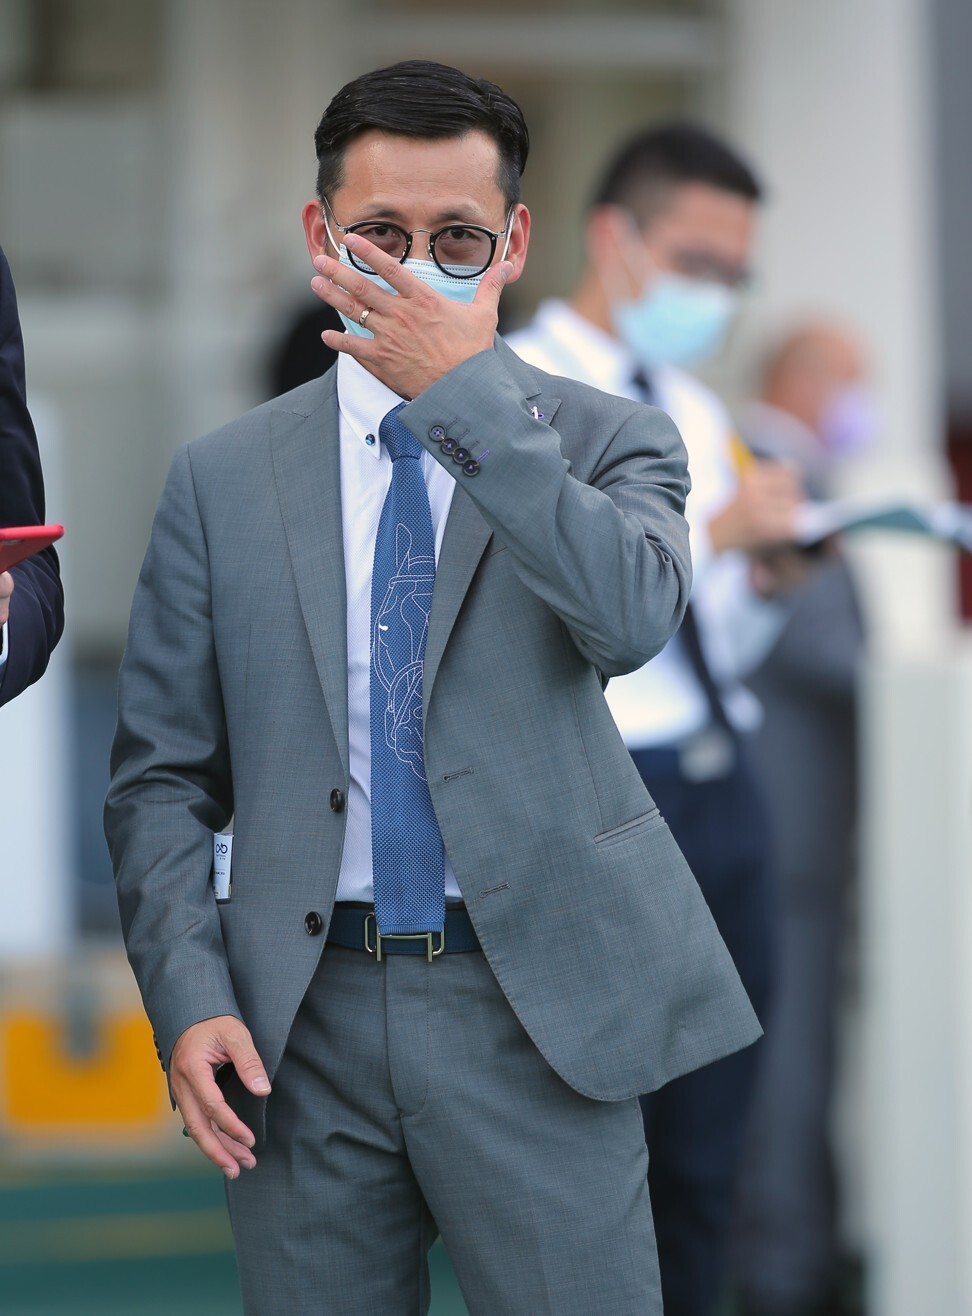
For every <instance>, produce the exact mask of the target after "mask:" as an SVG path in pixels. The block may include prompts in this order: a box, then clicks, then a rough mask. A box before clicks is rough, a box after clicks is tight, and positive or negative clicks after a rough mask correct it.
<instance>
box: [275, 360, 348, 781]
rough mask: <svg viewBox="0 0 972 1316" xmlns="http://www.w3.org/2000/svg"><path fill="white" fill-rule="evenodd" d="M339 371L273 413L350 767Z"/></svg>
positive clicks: (323, 672) (285, 495)
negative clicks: (290, 403) (339, 439)
mask: <svg viewBox="0 0 972 1316" xmlns="http://www.w3.org/2000/svg"><path fill="white" fill-rule="evenodd" d="M335 378H336V372H335V371H333V370H331V371H329V372H328V374H327V375H325V376H324V378H323V380H321V383H320V387H319V389H314V390H308V391H307V392H306V393H305V394H303V395H302V397H301V400H300V401H298V402H296V403H294V404H293V408H292V409H290V410H285V409H283V408H282V407H281V408H279V409H277V410H274V412H273V413H272V415H271V440H270V441H271V451H272V456H273V470H274V478H275V480H276V485H277V497H278V499H279V502H280V511H281V515H282V516H283V522H284V529H285V531H286V535H287V546H288V548H289V551H290V563H291V567H292V569H293V573H294V580H295V581H296V584H297V595H298V598H299V600H300V608H301V613H302V614H303V619H304V625H305V627H306V628H307V635H308V638H309V639H310V645H311V650H312V652H313V655H314V663H315V665H316V667H317V674H318V677H319V678H320V682H321V686H322V688H323V691H324V698H325V701H326V703H327V709H328V713H329V715H330V719H331V726H332V728H333V731H334V739H335V740H336V742H337V747H338V752H339V753H340V755H341V762H342V764H343V766H344V770H345V773H346V774H348V775H350V765H349V755H348V641H347V591H346V586H345V576H344V541H343V536H342V528H341V472H340V459H339V443H338V433H339V431H338V407H337V391H336V387H335Z"/></svg>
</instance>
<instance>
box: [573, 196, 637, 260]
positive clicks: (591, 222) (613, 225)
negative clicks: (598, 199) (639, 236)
mask: <svg viewBox="0 0 972 1316" xmlns="http://www.w3.org/2000/svg"><path fill="white" fill-rule="evenodd" d="M631 228H632V221H631V216H630V215H629V214H628V212H627V211H626V210H622V208H621V207H620V206H610V205H603V206H595V207H594V209H593V210H592V211H591V212H590V214H589V215H588V216H587V224H586V226H585V229H584V243H585V254H586V256H587V261H588V264H589V265H593V266H594V267H595V268H596V267H598V266H599V265H600V264H601V263H602V261H603V260H604V257H605V256H607V257H616V256H617V250H618V246H619V244H620V243H621V241H622V240H623V239H624V238H625V237H630V233H631Z"/></svg>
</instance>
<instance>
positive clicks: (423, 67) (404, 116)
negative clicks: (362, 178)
mask: <svg viewBox="0 0 972 1316" xmlns="http://www.w3.org/2000/svg"><path fill="white" fill-rule="evenodd" d="M369 129H378V130H379V131H381V132H387V133H397V134H398V135H399V136H402V137H422V138H427V139H429V140H437V139H438V140H441V139H443V138H447V137H461V136H462V135H463V134H464V133H467V132H471V131H473V130H474V129H479V130H480V131H481V132H485V133H487V134H488V135H489V136H490V137H492V139H493V141H494V142H495V143H496V146H497V148H498V150H499V157H500V175H499V179H498V180H497V181H498V182H499V185H500V187H501V188H502V190H503V193H504V195H505V197H506V200H507V204H508V205H511V206H512V205H513V204H514V202H516V201H519V199H520V176H521V174H522V173H523V170H524V167H525V165H526V159H527V152H528V151H529V149H530V135H529V133H528V132H527V126H526V123H525V122H524V119H523V111H522V110H521V109H520V107H519V105H517V103H516V101H515V100H513V98H512V97H511V96H507V94H506V92H505V91H503V90H502V89H501V88H499V87H497V86H496V85H495V83H492V82H487V81H486V80H485V78H471V77H469V75H468V74H467V73H463V72H462V71H461V70H460V69H454V68H450V67H449V66H448V65H447V64H434V63H432V62H430V61H429V60H424V59H410V60H404V61H402V62H401V63H400V64H391V65H389V66H388V67H387V68H383V69H375V70H373V72H371V73H363V74H362V75H361V77H360V78H355V79H354V81H353V82H349V83H348V84H347V85H346V86H344V87H342V88H341V90H340V91H339V92H338V93H337V95H336V96H335V97H334V99H333V100H332V101H331V103H330V105H328V107H327V109H326V110H325V111H324V114H323V117H322V118H321V121H320V123H319V124H318V125H317V132H316V133H315V134H314V147H315V150H316V151H317V194H318V197H319V198H320V199H321V200H323V199H324V197H325V196H330V195H331V194H332V193H333V192H335V191H336V190H337V189H338V188H339V187H340V186H341V181H342V166H343V164H344V150H345V147H346V146H347V145H348V143H349V142H351V141H352V140H353V139H354V138H355V137H356V136H357V135H358V134H359V133H362V132H367V131H368V130H369Z"/></svg>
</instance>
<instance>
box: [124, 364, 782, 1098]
mask: <svg viewBox="0 0 972 1316" xmlns="http://www.w3.org/2000/svg"><path fill="white" fill-rule="evenodd" d="M335 381H336V375H335V373H334V372H333V371H332V372H331V373H329V374H328V375H326V376H324V378H323V379H321V380H318V381H315V382H313V383H311V384H308V385H305V386H304V387H302V388H299V389H297V390H295V391H294V392H293V393H290V394H287V395H286V396H284V397H282V398H279V399H277V400H276V401H274V402H271V403H268V404H267V405H265V406H263V407H260V408H258V409H257V410H255V411H253V412H251V413H249V414H248V415H246V416H244V417H243V418H242V419H240V420H238V421H235V422H234V423H233V424H231V425H228V426H227V427H226V428H224V429H222V430H220V431H218V432H217V433H215V434H213V435H210V436H208V437H206V438H204V439H201V440H199V441H197V442H195V443H192V444H190V445H188V447H185V448H183V449H182V450H181V451H180V452H179V453H178V454H177V455H176V458H175V460H174V462H173V465H172V469H171V472H170V475H169V479H168V483H167V485H166V488H165V492H164V494H163V496H162V500H161V503H160V506H159V509H158V513H157V516H156V520H155V525H154V528H153V531H152V537H151V542H150V545H149V548H148V552H147V555H146V558H145V562H144V565H143V568H142V572H141V576H140V579H139V583H138V587H137V590H136V595H135V600H134V605H133V610H132V619H131V629H130V634H129V641H128V647H127V650H126V653H125V657H124V660H123V663H122V668H121V673H120V685H119V722H118V731H117V735H116V739H115V745H114V749H113V754H112V768H113V779H112V784H111V789H110V792H109V796H108V801H107V805H106V834H107V837H108V841H109V845H110V848H111V852H112V858H113V862H114V867H115V873H116V878H117V885H118V894H119V902H120V907H121V915H122V923H123V928H124V932H125V937H126V942H127V946H128V952H129V957H130V960H131V963H132V966H133V968H134V971H135V974H136V977H137V979H138V982H139V985H140V987H141V991H142V995H143V998H144V1001H145V1005H146V1009H147V1011H148V1014H149V1016H150V1018H151V1020H152V1022H153V1025H154V1028H155V1032H156V1037H157V1045H158V1048H159V1051H160V1057H161V1058H163V1059H164V1058H167V1057H168V1055H169V1053H170V1051H171V1049H172V1046H173V1044H174V1043H175V1041H176V1039H177V1038H178V1036H179V1034H180V1033H181V1032H182V1031H183V1030H184V1029H185V1028H186V1027H188V1026H189V1025H190V1024H192V1023H194V1022H196V1021H198V1020H200V1019H203V1018H207V1017H211V1016H214V1015H217V1014H224V1013H225V1014H234V1015H238V1016H239V1017H240V1018H242V1019H243V1020H244V1022H245V1023H246V1024H247V1025H248V1027H249V1028H250V1029H251V1031H252V1033H253V1036H254V1040H255V1043H256V1046H257V1048H258V1050H259V1051H260V1053H261V1055H262V1058H263V1060H264V1063H265V1064H266V1066H267V1068H268V1072H269V1073H270V1075H271V1077H272V1075H273V1073H274V1071H275V1069H276V1066H277V1064H278V1062H279V1059H280V1055H281V1052H282V1050H283V1047H284V1044H285V1042H286V1039H287V1034H288V1030H289V1028H290V1025H291V1021H292V1019H293V1017H294V1013H295V1011H296V1010H297V1007H298V1005H299V1004H300V1001H301V998H302V996H303V994H304V992H305V990H306V987H307V984H308V982H309V980H310V978H311V975H312V974H313V972H314V969H315V966H316V964H317V961H318V958H319V956H320V954H321V947H322V945H323V942H324V938H323V937H322V936H316V937H315V936H308V935H307V933H306V932H305V930H304V919H305V915H306V914H307V913H308V912H309V911H311V910H314V911H317V912H319V913H320V915H321V916H322V919H323V921H324V924H325V926H326V924H327V921H328V918H329V916H330V911H331V908H332V905H333V901H334V894H335V890H336V886H337V880H338V872H339V868H340V863H341V851H342V845H343V839H344V815H343V814H342V813H335V812H333V811H332V810H331V809H330V808H329V807H328V799H329V796H330V793H331V791H332V790H333V789H334V788H335V787H337V788H339V789H341V790H343V791H346V790H347V787H348V777H349V767H348V727H347V719H348V713H347V705H348V701H347V654H346V634H345V632H346V612H345V608H346V605H345V587H344V564H343V552H342V537H341V502H340V483H339V471H338V408H337V396H336V388H335ZM534 409H535V410H536V413H537V414H536V415H534ZM401 416H402V419H403V420H404V421H405V423H406V424H407V425H408V427H409V429H410V430H411V431H412V433H413V434H414V435H415V436H416V437H417V438H418V439H419V440H420V441H421V442H422V443H423V444H424V445H425V447H426V448H427V449H428V450H429V451H430V452H431V453H432V454H433V456H435V457H436V458H437V460H439V461H440V462H441V463H442V464H443V465H445V466H446V467H447V468H448V469H449V470H450V471H451V472H452V473H453V474H454V475H455V476H456V481H457V488H456V491H455V496H454V499H453V505H452V510H451V513H450V516H449V520H448V524H447V528H446V532H445V538H444V541H443V545H442V551H441V556H440V561H439V567H438V572H437V576H436V583H435V591H434V595H433V602H432V611H431V616H430V622H429V635H428V644H427V650H426V659H425V678H424V698H425V716H426V730H425V752H426V769H427V775H428V780H429V786H430V791H431V795H432V801H433V804H434V806H435V810H436V814H437V817H438V820H439V824H440V827H441V829H442V835H443V839H444V841H445V846H446V850H447V852H448V854H449V857H450V860H451V861H452V865H453V867H454V869H455V872H456V876H457V878H458V881H459V884H460V887H461V889H462V892H463V896H464V899H465V902H466V904H467V906H468V909H469V913H470V915H471V918H472V920H473V923H474V925H475V927H476V931H477V933H478V935H479V938H480V940H481V942H482V946H483V949H484V951H485V954H486V956H487V958H488V961H489V964H490V966H491V968H492V970H493V972H494V974H495V975H496V978H497V979H498V981H499V983H500V985H501V987H502V989H503V991H504V992H505V994H506V996H507V998H508V1000H509V1002H510V1005H511V1006H512V1007H513V1009H514V1010H515V1011H516V1013H517V1015H518V1016H519V1018H520V1020H521V1021H522V1023H523V1026H524V1027H525V1028H526V1030H527V1032H528V1033H529V1034H530V1036H531V1037H532V1038H533V1040H534V1042H535V1043H536V1045H537V1047H538V1048H539V1050H540V1051H541V1052H542V1053H543V1055H544V1056H545V1057H546V1058H547V1060H548V1061H549V1063H550V1064H551V1065H552V1066H553V1068H554V1069H555V1070H556V1071H557V1072H558V1073H559V1074H560V1075H561V1076H562V1077H563V1078H564V1079H565V1080H566V1081H567V1082H568V1083H569V1084H571V1085H572V1086H573V1087H574V1088H576V1089H577V1090H578V1091H580V1092H583V1093H586V1094H589V1095H590V1096H593V1097H595V1098H599V1099H604V1100H610V1099H617V1098H623V1097H628V1096H631V1095H633V1094H635V1093H638V1092H643V1091H648V1090H650V1089H653V1088H655V1087H657V1086H658V1085H659V1084H661V1083H664V1082H666V1081H667V1080H668V1079H670V1078H672V1077H674V1076H675V1075H677V1074H680V1073H683V1072H685V1071H687V1070H690V1069H693V1068H696V1067H698V1066H700V1065H703V1064H705V1063H707V1062H708V1061H711V1060H714V1059H716V1058H717V1057H719V1056H722V1055H724V1054H726V1053H728V1052H730V1051H733V1050H736V1049H738V1048H740V1047H742V1046H744V1045H746V1044H748V1043H749V1042H751V1041H753V1040H754V1038H755V1037H756V1036H757V1035H758V1032H759V1029H758V1025H757V1023H756V1021H755V1018H754V1016H753V1013H752V1010H751V1008H750V1006H749V1002H748V1000H747V998H746V996H745V993H744V992H743V989H742V987H741V985H740V983H739V981H738V978H737V976H736V973H735V970H734V968H733V966H732V963H731V961H730V959H729V956H728V953H727V952H726V949H725V947H724V945H723V943H722V941H721V939H720V937H719V935H718V933H717V932H716V929H715V927H714V925H713V923H712V920H711V917H710V915H709V912H708V910H707V908H706V906H705V903H704V901H703V899H702V896H701V894H700V892H699V890H698V887H697V886H696V884H695V881H694V879H693V878H692V875H691V873H690V872H689V870H688V868H687V867H686V864H685V862H684V860H683V858H682V856H681V854H680V852H679V850H678V848H677V847H676V845H675V842H674V841H673V839H672V837H671V835H670V834H669V831H668V828H667V826H666V825H665V823H664V821H663V819H662V818H661V817H660V815H659V813H658V810H657V809H656V808H655V807H654V805H653V804H652V801H651V799H650V797H649V796H648V795H647V793H646V791H645V789H644V786H643V785H642V782H641V780H640V778H639V776H638V773H637V771H636V770H635V768H634V766H633V764H632V762H631V759H630V757H629V755H628V753H627V752H626V750H625V748H624V745H623V744H622V741H621V738H620V736H619V735H618V732H617V730H616V728H615V726H614V723H613V720H612V718H611V716H610V713H609V711H608V709H607V705H606V703H605V701H604V698H603V694H602V686H601V680H602V676H611V675H613V674H617V673H620V672H624V671H628V670H630V669H632V668H634V667H637V666H640V665H641V664H642V663H644V662H646V661H647V660H648V659H649V658H651V657H652V655H653V654H655V653H656V652H657V651H658V650H659V649H660V648H661V647H662V645H663V644H664V643H665V641H666V640H667V639H668V637H669V635H670V634H671V633H672V631H673V630H674V629H675V627H676V626H677V624H678V622H679V620H680V619H681V616H682V612H683V610H684V606H685V601H686V599H687V597H688V593H689V587H690V575H691V572H690V565H689V552H688V538H687V532H686V526H685V523H684V521H683V519H682V506H683V502H684V497H685V493H686V489H687V485H688V477H687V472H686V464H685V454H684V449H683V447H682V444H681V442H680V440H679V437H678V434H677V432H676V431H675V429H674V427H673V426H672V424H671V422H670V420H669V419H668V417H667V416H664V415H663V414H662V413H661V412H658V411H654V410H652V409H650V408H647V407H642V406H639V405H637V404H634V403H631V402H628V401H625V400H623V399H619V398H613V397H608V396H607V395H605V394H601V393H598V392H596V391H595V390H593V389H590V388H587V387H585V386H584V385H580V384H575V383H573V382H571V381H568V380H566V379H556V378H553V377H551V376H548V375H544V374H542V373H541V372H539V371H536V370H534V369H533V368H531V367H528V366H526V365H525V364H524V363H523V362H521V361H520V360H519V359H518V358H517V357H516V356H514V354H513V353H512V352H510V351H509V349H508V348H506V346H505V344H503V343H502V342H501V341H497V345H496V350H495V351H487V352H483V353H480V354H479V355H477V356H475V357H473V358H472V359H471V360H468V361H466V362H464V363H463V364H462V365H461V366H459V367H458V368H456V369H455V370H453V371H451V372H450V373H449V374H447V375H446V376H444V377H443V378H442V379H440V380H439V381H438V382H437V383H436V384H434V385H433V386H432V387H431V388H429V389H427V390H426V391H425V392H424V393H422V394H421V395H420V396H419V397H418V398H416V399H415V400H414V401H413V402H411V403H410V404H409V405H408V406H407V407H406V408H405V410H404V411H403V412H402V413H401ZM440 427H441V428H440ZM442 430H444V431H445V432H446V433H447V434H448V435H449V436H451V437H454V438H456V439H457V440H459V441H461V443H462V445H463V447H464V448H465V449H467V450H468V451H469V452H471V453H472V454H473V456H475V457H476V458H477V460H478V462H479V465H480V470H479V473H478V474H477V475H474V476H471V477H469V476H466V475H465V474H464V473H463V472H462V470H461V468H460V467H459V466H458V465H456V464H455V463H454V462H453V461H452V459H451V458H450V457H449V456H447V455H444V454H443V453H442V451H441V449H440V446H439V442H438V441H437V440H438V438H440V437H441V431H442ZM234 814H235V824H234V827H235V842H234V850H233V898H232V901H231V902H230V903H229V904H226V905H219V906H217V905H216V903H215V902H214V899H213V895H212V890H211V886H210V870H211V862H212V832H213V831H214V830H219V829H222V828H223V827H224V826H225V825H226V823H227V821H228V819H229V818H230V816H231V815H234ZM430 972H433V973H434V972H435V965H434V964H433V965H431V966H430Z"/></svg>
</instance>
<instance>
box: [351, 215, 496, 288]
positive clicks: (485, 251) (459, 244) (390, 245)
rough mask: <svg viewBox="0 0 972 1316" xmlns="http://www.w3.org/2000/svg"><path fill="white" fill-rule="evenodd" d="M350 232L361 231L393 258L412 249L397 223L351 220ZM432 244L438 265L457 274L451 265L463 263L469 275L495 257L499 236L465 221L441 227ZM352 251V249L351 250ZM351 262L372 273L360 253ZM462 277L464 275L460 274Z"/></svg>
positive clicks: (432, 236)
mask: <svg viewBox="0 0 972 1316" xmlns="http://www.w3.org/2000/svg"><path fill="white" fill-rule="evenodd" d="M348 232H349V233H358V234H360V235H361V237H363V238H367V240H368V241H369V242H373V243H374V244H375V246H376V247H379V248H380V249H381V250H382V251H384V252H385V253H386V254H387V255H389V256H391V257H392V259H393V260H402V259H403V258H404V256H405V254H406V252H407V251H408V249H409V244H408V239H409V235H408V234H407V233H406V232H405V230H404V229H401V228H399V227H398V225H397V224H373V223H370V222H367V221H365V222H364V223H362V224H352V225H350V226H349V228H348ZM429 248H430V251H431V255H432V259H433V260H434V261H435V263H436V265H438V267H439V268H440V269H441V270H443V271H444V272H445V273H447V274H454V273H455V270H454V269H450V268H449V267H450V266H453V267H454V266H464V267H465V268H466V270H468V272H469V273H468V277H472V275H473V274H479V273H481V271H483V270H484V269H486V267H487V266H488V265H489V263H490V261H491V260H492V259H493V252H494V251H495V249H496V239H495V238H494V237H493V236H492V235H491V234H490V233H487V232H486V231H485V230H484V229H478V228H475V227H472V226H466V225H459V224H455V225H450V226H449V227H447V228H442V229H439V230H438V232H436V233H433V234H432V235H431V237H430V239H429ZM348 254H349V255H350V252H349V253H348ZM351 260H352V263H353V264H355V265H357V266H358V268H359V269H362V270H365V271H366V272H367V273H369V274H371V273H373V272H374V271H373V270H372V269H371V266H370V265H367V264H366V263H365V262H364V261H363V260H361V258H360V257H356V256H351ZM459 277H462V276H461V275H460V276H459Z"/></svg>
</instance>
